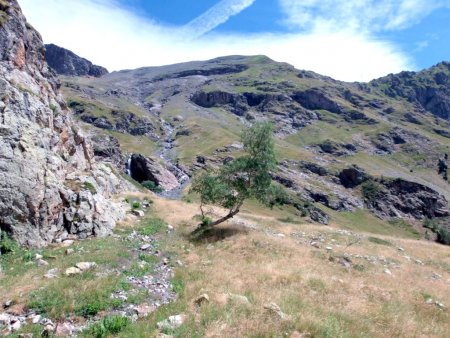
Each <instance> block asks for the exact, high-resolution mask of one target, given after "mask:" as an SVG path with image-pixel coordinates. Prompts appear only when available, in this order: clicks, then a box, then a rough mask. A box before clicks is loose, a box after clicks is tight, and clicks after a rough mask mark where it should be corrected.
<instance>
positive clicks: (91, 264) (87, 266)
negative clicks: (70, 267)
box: [75, 262, 97, 271]
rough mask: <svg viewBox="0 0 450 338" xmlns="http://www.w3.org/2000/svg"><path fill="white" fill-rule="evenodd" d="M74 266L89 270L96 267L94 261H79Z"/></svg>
mask: <svg viewBox="0 0 450 338" xmlns="http://www.w3.org/2000/svg"><path fill="white" fill-rule="evenodd" d="M75 266H76V267H77V268H78V269H80V270H81V271H87V270H91V269H94V268H96V267H97V263H95V262H79V263H77V264H75Z"/></svg>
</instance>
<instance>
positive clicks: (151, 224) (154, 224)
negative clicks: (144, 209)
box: [139, 218, 167, 236]
mask: <svg viewBox="0 0 450 338" xmlns="http://www.w3.org/2000/svg"><path fill="white" fill-rule="evenodd" d="M145 222H146V225H145V226H144V227H143V228H142V229H141V230H140V231H139V232H140V233H141V234H142V235H147V236H152V235H155V234H157V233H158V232H160V231H161V230H162V229H164V228H165V227H167V224H166V223H165V222H164V221H163V220H162V219H160V218H150V219H149V220H146V221H145Z"/></svg>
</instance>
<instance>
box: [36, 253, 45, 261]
mask: <svg viewBox="0 0 450 338" xmlns="http://www.w3.org/2000/svg"><path fill="white" fill-rule="evenodd" d="M42 258H44V256H42V255H41V254H36V256H34V259H35V260H39V259H42Z"/></svg>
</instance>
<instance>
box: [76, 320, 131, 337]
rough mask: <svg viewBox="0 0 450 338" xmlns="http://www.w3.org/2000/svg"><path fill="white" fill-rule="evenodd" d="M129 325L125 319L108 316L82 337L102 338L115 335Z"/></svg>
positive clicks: (128, 321) (129, 322)
mask: <svg viewBox="0 0 450 338" xmlns="http://www.w3.org/2000/svg"><path fill="white" fill-rule="evenodd" d="M130 324H131V321H130V319H129V318H127V317H122V316H109V317H105V318H103V319H102V320H101V321H100V322H98V323H95V324H94V325H92V326H91V327H90V328H89V329H87V330H86V331H85V332H83V335H84V336H86V337H94V338H104V337H109V336H111V335H117V334H118V333H120V332H121V331H123V330H124V329H125V328H127V327H128V326H129V325H130Z"/></svg>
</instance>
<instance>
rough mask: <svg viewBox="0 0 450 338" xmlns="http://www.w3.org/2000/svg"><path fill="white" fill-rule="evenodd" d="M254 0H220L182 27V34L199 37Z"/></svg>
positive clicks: (251, 3)
mask: <svg viewBox="0 0 450 338" xmlns="http://www.w3.org/2000/svg"><path fill="white" fill-rule="evenodd" d="M255 1H256V0H222V1H220V2H219V3H218V4H216V5H215V6H213V7H211V8H210V9H209V10H207V11H206V12H205V13H203V14H202V15H200V16H198V17H197V18H195V19H194V20H192V21H191V22H189V23H188V24H187V25H186V26H184V27H183V28H182V30H183V31H184V35H185V36H187V37H189V38H191V39H193V38H197V37H200V36H202V35H204V34H206V33H208V32H210V31H212V30H213V29H214V28H216V27H218V26H219V25H221V24H223V23H225V22H227V21H228V19H229V18H230V17H232V16H234V15H237V14H239V13H240V12H242V11H243V10H244V9H246V8H248V7H250V6H251V5H253V3H254V2H255Z"/></svg>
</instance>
